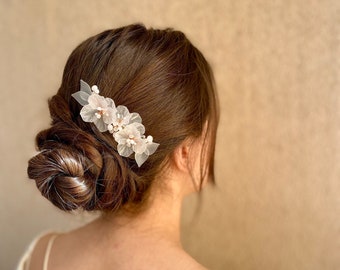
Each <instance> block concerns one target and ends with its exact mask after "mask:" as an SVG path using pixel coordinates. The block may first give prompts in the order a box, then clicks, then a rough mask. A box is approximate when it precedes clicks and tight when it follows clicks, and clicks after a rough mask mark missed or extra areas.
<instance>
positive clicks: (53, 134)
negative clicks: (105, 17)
mask: <svg viewBox="0 0 340 270" xmlns="http://www.w3.org/2000/svg"><path fill="white" fill-rule="evenodd" d="M80 79H83V80H84V81H86V82H87V83H88V84H89V85H98V87H99V89H100V93H101V95H103V96H104V97H109V98H112V99H113V100H114V101H115V104H116V105H125V106H126V107H127V108H128V109H129V110H130V111H133V112H138V113H139V114H140V115H141V117H142V119H143V125H144V126H145V128H146V131H147V133H148V134H152V136H153V138H154V141H156V142H158V143H159V144H160V146H159V147H158V149H157V150H156V152H155V153H154V154H152V155H150V156H149V158H148V159H147V161H146V162H145V163H144V164H143V165H142V166H141V167H140V168H139V167H138V166H137V164H136V163H135V160H134V159H132V158H126V157H122V156H120V155H119V154H118V152H117V149H116V146H117V144H116V142H115V140H114V138H113V137H112V134H110V133H109V132H103V133H101V132H99V130H98V129H97V128H96V126H95V125H93V123H86V122H84V121H83V120H82V118H81V116H80V115H79V112H80V109H81V105H79V104H78V103H77V101H76V100H75V99H74V98H72V97H71V95H72V94H73V93H75V92H77V91H79V86H80V84H79V82H80ZM216 99H217V98H216V93H215V89H214V80H213V74H212V71H211V68H210V66H209V64H208V63H207V61H206V60H205V58H204V57H203V55H202V54H201V52H200V51H199V50H198V49H197V48H195V47H194V46H193V45H192V44H191V43H190V41H189V40H188V39H187V38H186V36H185V35H184V34H183V33H182V32H179V31H174V30H172V29H165V30H155V29H146V28H145V27H144V26H143V25H139V24H138V25H129V26H126V27H121V28H117V29H113V30H107V31H104V32H102V33H100V34H98V35H95V36H93V37H90V38H88V39H87V40H85V41H84V42H82V43H81V44H80V45H78V46H77V47H76V49H75V50H74V51H73V52H72V54H71V55H70V57H69V58H68V60H67V63H66V66H65V69H64V73H63V78H62V83H61V86H60V88H59V90H58V92H57V94H56V95H54V96H53V97H52V98H50V99H49V101H48V104H49V110H50V115H51V118H52V123H51V127H50V128H48V129H46V130H43V131H41V132H39V133H38V134H37V136H36V145H37V150H38V151H39V153H38V154H37V155H36V156H35V157H33V158H31V159H30V160H29V163H28V176H29V178H30V179H34V180H35V181H36V185H37V187H38V189H39V190H40V191H41V193H42V195H43V196H44V197H46V198H47V199H48V200H50V201H51V202H52V203H53V204H54V205H55V206H57V207H58V208H60V209H62V210H65V211H70V210H75V209H84V210H87V211H92V210H102V211H104V212H116V211H118V210H120V209H122V208H123V207H131V206H133V207H132V208H133V209H137V208H139V206H141V205H143V202H145V200H146V199H147V197H148V196H147V195H148V191H149V190H150V187H151V185H152V183H153V181H154V180H155V177H156V176H157V175H158V174H159V173H160V172H161V170H162V169H163V168H164V167H165V165H166V164H167V162H168V161H169V160H170V158H171V155H172V153H173V151H174V149H175V148H176V147H177V146H178V145H179V144H180V143H181V142H182V141H183V140H184V139H186V138H190V137H192V138H198V137H200V136H201V135H202V134H203V130H204V125H205V123H207V132H205V134H203V135H204V136H205V139H204V143H205V144H208V145H207V146H208V147H205V148H204V149H207V150H206V151H204V153H202V156H201V184H202V180H203V177H205V176H208V177H209V178H210V179H211V180H212V181H213V178H214V170H213V165H214V159H213V156H214V150H215V138H216V128H217V122H218V111H217V100H216ZM205 157H207V159H206V158H205ZM203 160H207V161H206V162H204V163H206V164H202V162H203ZM200 188H201V186H200V187H199V189H200Z"/></svg>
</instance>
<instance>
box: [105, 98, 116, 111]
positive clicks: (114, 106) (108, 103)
mask: <svg viewBox="0 0 340 270" xmlns="http://www.w3.org/2000/svg"><path fill="white" fill-rule="evenodd" d="M105 100H106V102H107V106H109V107H110V108H113V109H116V105H115V102H114V101H113V100H112V99H111V98H105Z"/></svg>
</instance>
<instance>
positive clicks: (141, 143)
mask: <svg viewBox="0 0 340 270" xmlns="http://www.w3.org/2000/svg"><path fill="white" fill-rule="evenodd" d="M146 147H147V144H146V141H145V140H142V139H140V140H138V141H137V144H136V145H134V147H133V150H134V151H135V152H136V154H142V153H144V152H145V151H146Z"/></svg>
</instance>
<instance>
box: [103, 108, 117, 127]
mask: <svg viewBox="0 0 340 270" xmlns="http://www.w3.org/2000/svg"><path fill="white" fill-rule="evenodd" d="M103 121H104V123H106V124H112V123H113V122H115V121H116V110H115V109H113V108H110V107H109V108H107V109H106V111H105V113H104V114H103Z"/></svg>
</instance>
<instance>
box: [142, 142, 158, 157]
mask: <svg viewBox="0 0 340 270" xmlns="http://www.w3.org/2000/svg"><path fill="white" fill-rule="evenodd" d="M158 146H159V143H148V144H147V145H146V151H145V153H146V154H147V155H152V154H153V153H155V151H156V150H157V148H158Z"/></svg>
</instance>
